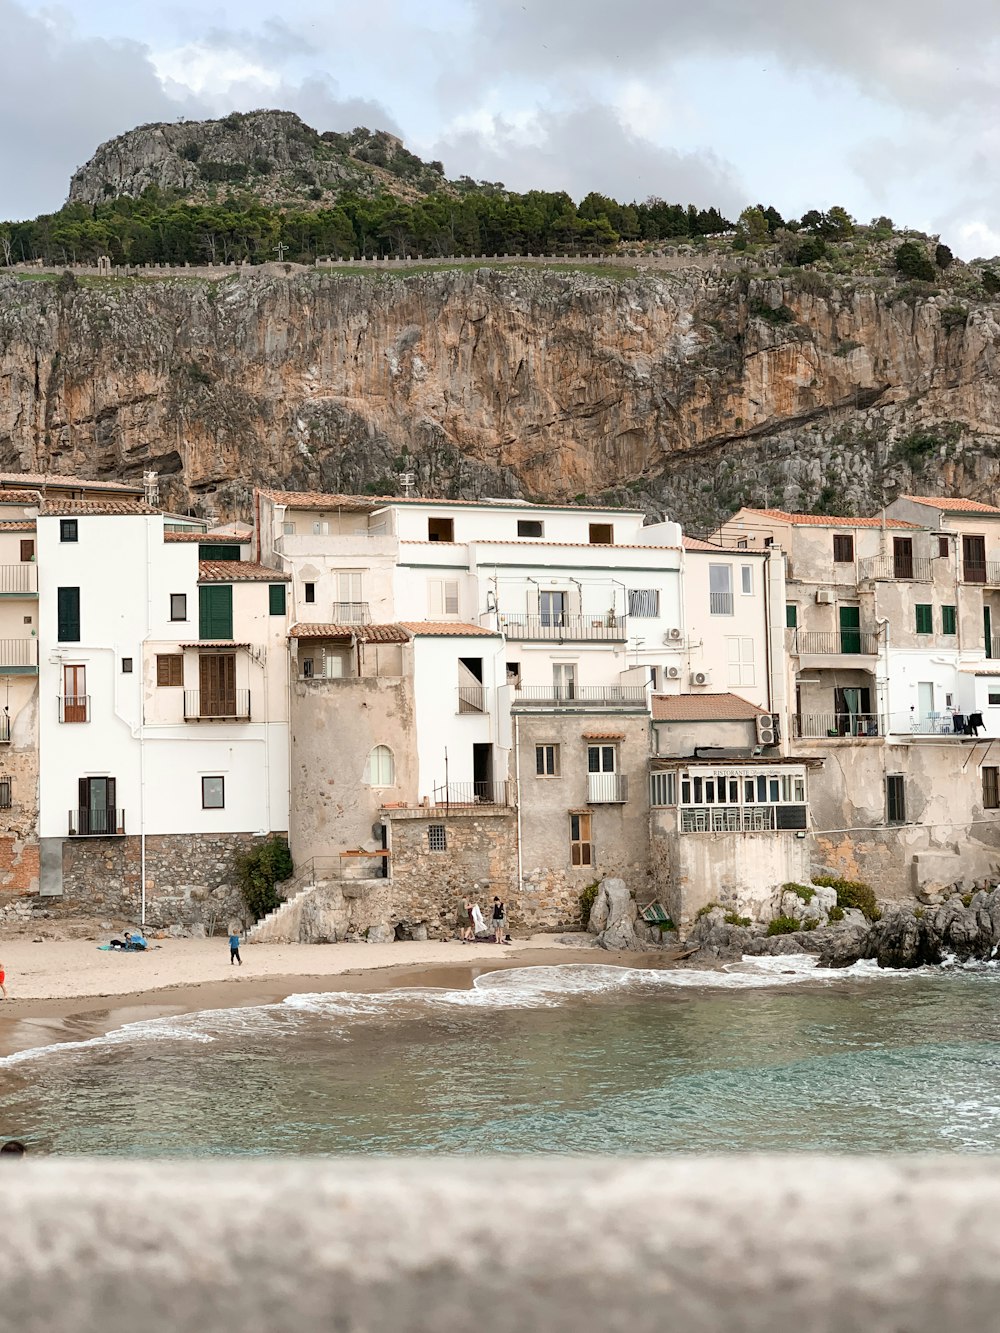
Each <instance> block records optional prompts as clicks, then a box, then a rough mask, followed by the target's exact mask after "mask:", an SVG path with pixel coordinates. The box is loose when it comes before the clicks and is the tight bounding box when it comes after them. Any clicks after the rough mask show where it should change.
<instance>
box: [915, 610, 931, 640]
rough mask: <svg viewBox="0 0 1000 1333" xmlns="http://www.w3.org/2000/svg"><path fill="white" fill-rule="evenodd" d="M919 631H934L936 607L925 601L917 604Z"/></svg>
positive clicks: (923, 632)
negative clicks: (928, 604)
mask: <svg viewBox="0 0 1000 1333" xmlns="http://www.w3.org/2000/svg"><path fill="white" fill-rule="evenodd" d="M917 633H918V634H933V633H934V608H933V606H927V605H926V604H925V603H918V604H917Z"/></svg>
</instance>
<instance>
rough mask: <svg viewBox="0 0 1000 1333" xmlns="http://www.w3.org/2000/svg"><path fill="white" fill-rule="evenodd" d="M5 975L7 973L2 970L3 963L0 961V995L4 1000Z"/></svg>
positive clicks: (5, 993)
mask: <svg viewBox="0 0 1000 1333" xmlns="http://www.w3.org/2000/svg"><path fill="white" fill-rule="evenodd" d="M6 977H7V973H6V972H5V971H4V970H3V963H0V995H2V996H3V998H4V999H5V1000H6V998H7V986H6V984H5V983H6Z"/></svg>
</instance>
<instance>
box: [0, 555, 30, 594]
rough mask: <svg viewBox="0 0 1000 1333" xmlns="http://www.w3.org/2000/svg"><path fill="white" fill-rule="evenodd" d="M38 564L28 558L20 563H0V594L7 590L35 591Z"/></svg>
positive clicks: (12, 591)
mask: <svg viewBox="0 0 1000 1333" xmlns="http://www.w3.org/2000/svg"><path fill="white" fill-rule="evenodd" d="M37 591H38V566H37V565H36V564H34V563H33V562H32V561H30V560H25V561H24V563H23V564H20V565H0V596H2V595H3V594H4V593H7V592H11V593H14V592H20V593H24V592H37Z"/></svg>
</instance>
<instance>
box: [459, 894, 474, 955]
mask: <svg viewBox="0 0 1000 1333" xmlns="http://www.w3.org/2000/svg"><path fill="white" fill-rule="evenodd" d="M459 925H460V926H461V928H462V939H463V941H464V942H465V943H466V944H468V943H470V941H472V940H474V939H475V938H476V926H475V922H474V920H473V917H472V903H471V902H470V901H469V899H468V898H463V899H462V911H461V913H460V915H459Z"/></svg>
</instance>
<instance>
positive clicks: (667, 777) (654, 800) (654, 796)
mask: <svg viewBox="0 0 1000 1333" xmlns="http://www.w3.org/2000/svg"><path fill="white" fill-rule="evenodd" d="M649 804H650V805H676V804H677V774H676V773H651V774H650V775H649Z"/></svg>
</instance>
